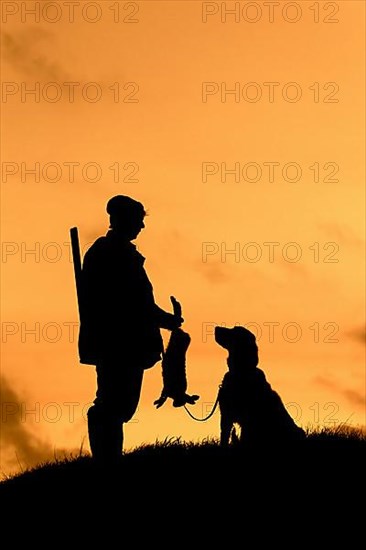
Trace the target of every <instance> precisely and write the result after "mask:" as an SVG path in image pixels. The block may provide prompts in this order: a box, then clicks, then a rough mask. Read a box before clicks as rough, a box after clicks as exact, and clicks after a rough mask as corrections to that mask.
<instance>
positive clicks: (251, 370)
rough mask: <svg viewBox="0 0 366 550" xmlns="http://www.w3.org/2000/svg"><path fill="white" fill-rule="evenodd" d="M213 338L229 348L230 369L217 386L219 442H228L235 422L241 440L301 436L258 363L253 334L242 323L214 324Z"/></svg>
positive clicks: (262, 441) (257, 441)
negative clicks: (235, 324) (219, 414)
mask: <svg viewBox="0 0 366 550" xmlns="http://www.w3.org/2000/svg"><path fill="white" fill-rule="evenodd" d="M215 340H216V342H217V343H218V344H219V345H220V346H222V347H223V348H225V349H226V350H228V352H229V355H228V359H227V364H228V367H229V372H228V373H227V374H225V376H224V379H223V381H222V385H221V388H220V390H219V406H220V412H221V445H227V444H228V443H229V439H230V434H231V431H232V428H233V425H234V423H237V424H239V426H240V428H241V436H240V441H241V442H248V443H255V444H267V443H275V442H285V441H294V440H299V439H303V438H304V436H305V434H304V431H303V430H302V429H301V428H299V427H298V426H296V424H295V422H294V421H293V419H292V418H291V416H290V415H289V414H288V412H287V410H286V409H285V407H284V404H283V402H282V400H281V398H280V396H279V395H278V393H276V392H275V391H274V390H272V388H271V386H270V385H269V383H268V382H267V380H266V377H265V375H264V373H263V371H261V370H260V369H258V368H257V365H258V347H257V344H256V340H255V336H254V334H252V333H251V332H250V331H249V330H247V329H245V328H244V327H240V326H236V327H234V328H231V329H229V328H223V327H216V328H215Z"/></svg>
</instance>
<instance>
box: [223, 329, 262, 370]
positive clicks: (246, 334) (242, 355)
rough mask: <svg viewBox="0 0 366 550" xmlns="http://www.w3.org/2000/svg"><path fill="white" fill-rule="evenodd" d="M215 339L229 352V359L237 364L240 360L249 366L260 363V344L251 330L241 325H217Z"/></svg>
mask: <svg viewBox="0 0 366 550" xmlns="http://www.w3.org/2000/svg"><path fill="white" fill-rule="evenodd" d="M215 340H216V342H217V343H218V344H219V345H220V346H221V347H223V348H225V349H226V350H227V351H228V352H229V360H230V359H231V360H232V362H234V363H235V364H236V363H237V362H240V364H241V365H242V364H244V365H245V366H248V367H256V366H257V365H258V346H257V343H256V340H255V336H254V334H253V333H252V332H250V330H248V329H246V328H244V327H240V326H235V327H233V328H225V327H215Z"/></svg>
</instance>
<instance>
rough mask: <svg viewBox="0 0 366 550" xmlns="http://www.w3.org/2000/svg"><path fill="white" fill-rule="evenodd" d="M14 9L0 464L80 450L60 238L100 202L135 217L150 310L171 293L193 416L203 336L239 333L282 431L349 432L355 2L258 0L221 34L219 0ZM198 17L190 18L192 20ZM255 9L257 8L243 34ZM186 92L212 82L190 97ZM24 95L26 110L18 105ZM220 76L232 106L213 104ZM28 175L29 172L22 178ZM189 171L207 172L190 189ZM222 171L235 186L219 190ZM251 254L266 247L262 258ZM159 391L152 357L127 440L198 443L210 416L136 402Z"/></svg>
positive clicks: (360, 321) (213, 378) (354, 412)
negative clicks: (250, 344)
mask: <svg viewBox="0 0 366 550" xmlns="http://www.w3.org/2000/svg"><path fill="white" fill-rule="evenodd" d="M21 4H24V3H20V2H3V3H2V9H3V13H2V15H3V23H2V40H3V48H2V52H3V58H2V81H3V89H2V91H3V95H2V103H1V108H2V127H1V135H2V151H1V152H2V183H1V186H2V212H1V214H2V215H1V233H2V263H1V268H2V299H1V304H2V357H1V359H2V360H1V375H2V380H3V384H2V393H3V396H2V397H3V401H4V403H3V408H2V422H3V424H2V462H1V471H6V472H7V471H11V470H13V469H16V468H18V463H19V461H20V463H21V464H22V465H27V464H31V463H33V462H34V461H36V460H38V459H39V458H40V456H48V455H49V454H50V453H51V455H53V453H54V450H56V452H59V451H60V449H75V448H80V445H81V444H82V441H83V438H86V423H85V418H84V417H83V414H82V413H83V410H86V408H87V407H86V404H87V403H88V402H90V401H91V400H92V399H93V398H94V391H95V375H94V370H93V367H88V366H80V365H79V364H78V357H77V346H76V337H77V330H76V331H75V333H74V334H72V332H71V333H69V330H71V328H72V326H74V327H75V326H76V325H75V323H77V309H76V299H75V289H74V281H73V271H72V264H71V263H70V258H69V248H68V238H69V237H68V230H69V228H70V227H72V226H74V225H77V226H78V227H79V232H80V238H81V242H82V245H83V246H85V245H87V243H90V242H91V241H93V240H94V239H95V238H96V237H97V236H99V235H101V234H103V233H104V232H105V231H106V229H107V227H108V219H107V215H106V214H105V203H106V201H107V200H108V198H109V197H111V196H113V195H114V194H117V193H122V194H129V195H131V196H132V197H134V198H136V199H138V200H141V201H142V202H143V203H144V205H145V207H146V208H147V210H148V212H149V217H148V218H147V220H146V229H145V230H144V231H143V233H142V234H141V236H140V237H139V238H138V240H137V241H136V244H137V245H138V248H139V250H140V251H141V252H142V254H143V255H144V256H146V258H147V259H146V264H145V265H146V269H147V272H148V274H149V277H150V279H151V281H152V283H153V285H154V291H155V296H156V299H157V302H158V303H159V305H160V306H162V307H165V308H170V302H169V296H170V295H171V294H173V295H175V296H176V297H177V298H178V299H179V300H180V301H181V303H182V306H183V313H184V318H185V324H184V328H185V330H187V331H188V332H189V333H190V334H191V337H192V344H191V347H190V349H189V352H188V376H189V388H190V390H191V391H192V392H194V393H195V392H196V393H199V394H200V395H201V400H200V402H199V404H198V405H196V407H195V412H196V414H197V415H198V416H201V415H203V414H204V413H205V412H206V409H207V408H209V404H210V403H211V402H212V401H214V399H215V396H216V392H217V386H218V384H219V382H220V380H221V378H222V376H223V375H224V373H225V371H226V366H225V353H224V352H223V350H222V349H220V348H219V347H218V346H217V344H215V343H214V341H213V337H212V326H213V324H215V323H217V324H226V325H227V326H230V325H233V324H234V323H240V324H243V325H248V323H256V324H255V325H252V327H255V328H256V330H261V337H260V339H259V348H260V357H261V365H260V366H261V367H262V368H263V369H264V371H265V372H266V375H267V378H268V380H269V381H270V383H271V384H272V385H273V387H274V388H275V389H276V390H278V391H279V393H280V394H281V396H282V397H283V400H284V402H285V403H286V404H288V406H289V410H290V412H291V413H292V414H293V416H294V417H295V416H296V418H297V420H298V422H299V424H302V425H307V424H308V423H312V424H313V425H318V424H320V425H329V423H331V422H332V421H335V420H337V421H338V422H344V421H346V420H347V419H349V423H351V424H352V425H359V424H364V423H365V408H364V392H365V366H364V331H365V329H364V326H365V318H364V310H365V307H364V305H365V301H364V276H365V273H364V198H365V197H364V147H365V142H364V63H365V59H364V3H363V2H359V1H350V0H348V1H341V2H333V3H332V2H331V3H329V2H328V3H326V2H316V3H315V5H317V6H318V7H319V22H318V23H316V22H314V17H315V16H316V14H315V12H314V11H312V10H311V9H310V7H311V6H312V5H314V3H313V2H306V1H300V2H297V5H298V6H300V8H298V9H301V14H300V11H298V12H297V13H295V12H294V11H293V8H291V9H289V8H286V5H287V4H288V2H280V6H279V7H278V8H276V10H277V9H278V11H275V12H274V21H273V22H272V23H271V22H269V14H268V7H266V6H265V5H264V4H263V2H255V3H254V4H255V6H256V8H254V7H253V8H250V9H248V7H246V6H247V4H248V2H239V4H240V6H239V7H240V13H239V16H240V20H239V21H238V22H235V20H234V16H231V17H230V16H229V15H227V16H226V17H227V20H226V22H225V13H224V12H221V11H220V10H221V8H220V6H221V2H219V3H215V2H208V3H201V2H199V1H186V2H179V1H167V2H156V1H154V0H152V1H142V2H138V3H134V2H132V3H131V2H130V3H127V2H119V7H120V13H119V18H120V21H119V22H114V20H113V17H114V16H115V17H117V14H116V12H113V11H112V10H111V9H110V8H111V6H112V5H115V4H116V3H115V2H109V1H108V0H106V1H103V2H97V3H95V4H97V5H98V7H99V8H98V12H97V11H93V9H95V8H88V9H86V8H85V6H86V5H87V4H90V3H88V2H81V3H80V6H79V8H80V9H79V8H78V9H77V7H75V14H74V22H73V23H71V22H69V12H68V11H67V7H66V6H65V5H64V2H62V1H59V2H57V5H58V10H56V8H55V6H53V7H52V6H51V7H50V8H48V11H47V10H46V11H41V12H40V14H39V22H37V21H35V16H34V15H33V16H32V15H31V14H29V13H27V12H26V11H23V12H22V7H21ZM34 4H35V3H34V2H27V3H26V7H27V9H30V8H32V7H34ZM45 4H47V2H41V4H40V5H41V8H42V10H44V5H45ZM53 4H55V3H53ZM128 4H129V5H128ZM203 4H205V5H203ZM234 4H235V3H234V2H227V3H226V6H227V8H228V9H230V8H232V7H233V6H234ZM135 5H137V6H138V8H139V10H138V12H137V9H136V8H135ZM81 6H82V8H85V9H84V12H82V8H81ZM327 6H328V7H327ZM216 7H217V9H218V13H216V14H213V15H208V16H207V22H206V23H204V22H203V21H202V10H206V11H210V10H211V9H212V10H215V9H216ZM337 7H338V8H339V10H338V12H337V13H335V12H336V11H337V10H336V8H337ZM23 9H24V8H23ZM254 9H257V10H262V16H261V17H259V15H258V14H260V11H257V12H256V13H257V15H258V18H259V20H258V21H257V22H256V23H250V22H248V21H246V20H245V19H246V18H247V19H248V18H249V19H250V18H252V19H253V18H254V17H255V16H256V14H255V13H254V11H253V10H254ZM251 10H252V11H251ZM133 11H136V13H135V14H133V13H132V12H133ZM333 11H334V13H333ZM12 12H15V13H12ZM243 14H244V15H243ZM239 16H238V17H239ZM297 16H298V18H299V20H298V21H297V22H293V23H291V22H289V21H286V18H287V19H294V18H297ZM58 17H59V21H57V22H54V23H51V22H50V21H49V20H52V19H56V18H58ZM94 17H96V18H97V17H99V18H100V20H99V21H96V22H95V23H92V22H89V21H88V20H87V19H88V18H89V19H93V18H94ZM123 18H127V19H136V22H128V21H125V22H124V21H123ZM221 19H223V20H224V21H223V22H222V21H221ZM334 19H338V20H339V21H338V22H333V23H332V22H327V21H328V20H334ZM65 82H66V83H70V82H74V83H75V84H74V85H73V86H74V93H75V97H74V101H73V102H71V101H70V100H69V96H68V93H69V91H70V89H71V85H70V84H64V83H65ZM37 83H38V84H37ZM50 83H54V84H51V85H50ZM90 83H97V87H96V86H95V84H90ZM115 83H119V84H118V87H119V91H120V97H119V101H115V100H116V99H117V98H116V96H115V93H116V90H117V85H116V84H115ZM126 83H133V84H127V86H126ZM205 83H214V84H211V88H210V89H211V90H214V91H216V90H218V91H217V92H216V93H213V94H212V95H208V96H207V97H205V98H204V99H206V101H203V96H202V90H205V89H206V84H205ZM235 83H237V84H235ZM248 83H252V84H251V85H250V86H248ZM265 83H267V84H265ZM268 83H276V84H275V85H272V89H273V91H274V97H273V101H272V98H270V96H269V91H270V88H271V86H270V84H268ZM289 83H295V84H289ZM314 83H318V84H315V85H314ZM37 86H39V98H38V97H35V96H34V95H31V94H28V95H27V94H25V91H26V90H30V89H31V88H35V87H37ZM124 86H126V88H125V89H124ZM235 86H236V90H237V93H239V96H237V97H235V96H234V95H233V94H231V95H230V94H229V95H227V96H225V94H224V95H223V96H221V92H224V91H225V87H226V89H227V90H232V89H234V88H235ZM110 87H112V89H110ZM310 87H311V89H310ZM299 90H300V92H299ZM317 90H318V91H319V98H317V96H316V93H317ZM96 91H97V92H99V94H100V95H101V97H100V100H99V101H96V102H92V100H93V97H94V96H93V94H94V93H95V92H96ZM133 92H136V93H135V95H132V93H133ZM295 92H296V93H301V98H300V97H299V100H298V101H296V102H291V101H289V100H286V99H284V97H285V98H286V97H288V98H290V100H291V98H293V97H294V93H295ZM55 93H59V94H61V97H60V100H59V101H53V98H54V97H55V95H54V94H55ZM254 93H259V94H260V93H261V98H260V99H258V101H257V102H252V101H250V99H251V98H253V97H254V95H253V94H254ZM88 94H90V95H88ZM128 94H130V95H128ZM286 94H287V96H286ZM123 98H125V101H122V100H123ZM128 98H130V100H131V99H133V100H135V102H126V99H127V100H128ZM36 99H37V100H38V99H39V101H35V100H36ZM88 99H89V101H88ZM317 99H318V101H316V100H317ZM236 100H237V101H236ZM335 100H336V101H335ZM35 163H39V170H40V176H39V179H40V181H35V179H36V178H35V175H34V174H31V173H28V172H27V171H26V170H27V169H31V168H32V167H34V165H35ZM70 163H78V164H74V165H73V166H74V177H73V178H70V177H69V170H71V168H70V166H71V164H70ZM88 163H92V164H88ZM127 163H132V164H128V165H127ZM204 163H210V164H209V165H206V164H204ZM248 163H249V166H248ZM250 163H251V164H250ZM269 163H276V164H272V166H273V167H274V168H273V169H274V175H273V178H272V180H273V181H270V178H269V169H270V164H269ZM288 163H296V164H290V165H289V166H287V165H288ZM316 163H318V164H316ZM117 164H118V165H119V167H120V174H119V178H117V179H118V180H119V181H114V177H116V171H115V170H116V166H117ZM126 165H127V166H126ZM95 166H97V169H98V171H99V172H96V168H95ZM111 166H114V168H113V169H111V168H110V167H111ZM203 166H208V168H206V170H211V171H214V172H216V173H214V174H212V175H208V176H207V178H206V181H203V179H204V178H203V175H202V173H203ZM235 166H236V168H237V170H239V173H238V174H237V178H238V179H239V181H235V175H233V174H231V175H230V174H228V175H227V179H226V181H225V178H224V169H225V167H226V168H227V169H228V170H230V169H231V170H232V169H233V168H234V167H235ZM221 167H223V169H221ZM310 167H312V168H310ZM318 167H319V178H318V179H319V181H315V180H316V170H318ZM135 169H137V171H136V173H135V174H134V175H133V176H130V179H132V180H137V181H129V180H128V174H131V173H132V171H134V170H135ZM260 171H261V172H260ZM95 174H96V176H95ZM243 174H244V175H243ZM245 174H247V176H245ZM256 174H257V175H258V174H259V175H258V181H256V182H255V181H248V180H250V179H252V180H253V179H255V175H256ZM296 174H298V175H299V177H298V178H296ZM94 176H95V179H97V180H98V181H94V182H93V181H91V180H92V179H93V178H94ZM126 176H127V180H126ZM70 179H72V181H70ZM124 179H125V181H123V180H124ZM296 179H298V181H291V180H296ZM332 179H333V180H336V181H329V180H332ZM52 180H55V181H52ZM324 180H326V181H324ZM337 180H338V181H337ZM65 243H66V244H65ZM207 243H210V244H207ZM248 243H254V244H252V245H249V244H248ZM264 243H278V244H276V245H272V246H274V248H273V250H274V252H273V254H274V255H273V257H272V258H271V257H270V255H269V250H270V245H268V244H267V245H266V244H264ZM289 243H295V245H289ZM314 243H315V244H314ZM309 247H311V248H309ZM29 249H34V250H36V252H35V253H33V254H29V253H28V254H27V253H26V251H27V250H29ZM234 249H235V250H236V254H237V256H235V254H226V255H225V250H227V251H230V250H234ZM206 252H211V254H209V255H205V253H206ZM256 254H257V255H258V261H256V262H255V261H252V260H253V258H255V255H256ZM295 254H299V256H300V255H301V257H299V259H298V261H293V262H291V261H290V260H291V259H293V258H295ZM271 260H272V261H271ZM36 323H38V325H36ZM271 323H275V325H271ZM270 326H273V327H274V331H275V332H274V336H273V338H270V333H269V328H270ZM32 327H33V328H34V327H35V328H36V331H38V333H37V335H35V334H33V335H32V334H31V333H27V330H28V329H31V328H32ZM70 327H71V328H70ZM258 327H259V328H258ZM310 327H312V328H310ZM38 335H39V338H38ZM167 336H168V333H164V338H165V340H166V338H167ZM35 340H38V341H35ZM52 340H54V342H52ZM290 340H297V341H290ZM332 340H335V341H332ZM160 389H161V379H160V369H159V366H156V368H155V369H153V370H152V371H149V372H147V373H146V377H145V382H144V388H143V395H142V399H141V402H140V407H139V410H138V412H137V414H136V418H135V422H133V423H130V424H129V425H128V426H127V427H126V442H125V443H126V448H131V447H133V446H135V445H137V444H139V443H141V442H146V441H149V442H151V441H155V439H156V438H159V439H163V438H165V437H166V436H179V435H181V436H182V437H183V438H185V439H198V438H203V437H207V436H217V435H218V433H219V429H218V421H219V417H218V413H216V414H215V415H214V417H213V418H212V419H211V420H210V421H209V422H207V423H206V424H202V423H194V422H193V421H192V420H190V419H189V418H188V416H187V415H186V414H185V412H184V410H175V409H173V408H172V406H171V403H167V404H166V405H165V406H164V407H163V408H162V409H161V410H159V411H155V409H154V407H153V405H152V401H153V400H154V399H155V398H157V397H158V395H159V393H160ZM290 404H291V405H290ZM32 410H33V411H35V412H33V414H32V413H31V411H32ZM30 436H31V439H30ZM32 441H33V443H34V442H35V443H36V448H37V449H38V451H34V448H31V447H32ZM84 445H85V446H86V447H87V440H86V439H85V443H84ZM42 453H43V454H42ZM17 457H18V458H17ZM18 459H19V461H18Z"/></svg>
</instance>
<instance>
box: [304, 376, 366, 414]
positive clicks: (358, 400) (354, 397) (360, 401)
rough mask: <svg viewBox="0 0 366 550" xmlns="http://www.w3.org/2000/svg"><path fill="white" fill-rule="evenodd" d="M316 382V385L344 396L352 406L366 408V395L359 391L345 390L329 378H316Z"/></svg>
mask: <svg viewBox="0 0 366 550" xmlns="http://www.w3.org/2000/svg"><path fill="white" fill-rule="evenodd" d="M314 382H315V383H316V384H319V385H321V386H324V387H325V388H328V389H330V390H333V391H335V392H337V393H338V394H340V395H343V397H344V398H345V399H347V401H348V402H349V403H351V404H352V405H356V406H357V407H364V406H365V399H366V398H365V395H363V394H362V393H361V392H359V391H357V390H352V389H349V388H344V387H343V386H341V385H340V384H338V383H337V382H335V381H334V380H330V379H329V378H325V377H324V376H316V377H315V378H314Z"/></svg>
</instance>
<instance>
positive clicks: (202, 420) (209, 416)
mask: <svg viewBox="0 0 366 550" xmlns="http://www.w3.org/2000/svg"><path fill="white" fill-rule="evenodd" d="M220 389H221V384H220V385H219V391H218V392H217V397H216V401H215V404H214V406H213V407H212V410H211V412H210V413H209V414H208V416H206V418H197V417H196V416H194V415H193V414H192V413H191V412H190V410H189V409H188V408H187V405H184V408H185V410H186V413H187V414H188V415H189V416H190V417H191V418H193V420H196V421H197V422H206V420H208V419H209V418H211V416H212V415H213V414H214V412H215V411H216V408H217V405H218V404H219V395H220Z"/></svg>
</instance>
